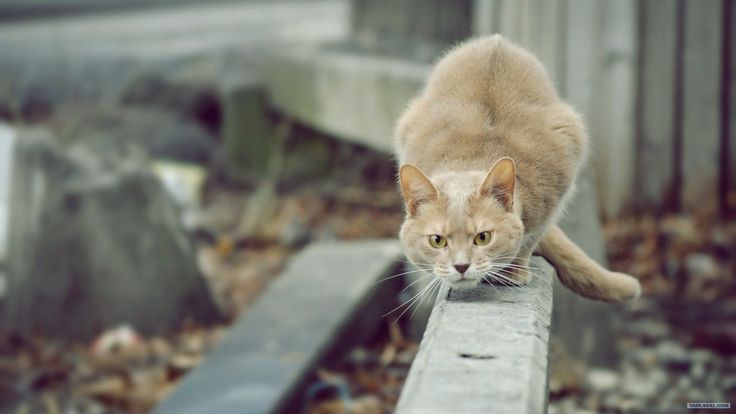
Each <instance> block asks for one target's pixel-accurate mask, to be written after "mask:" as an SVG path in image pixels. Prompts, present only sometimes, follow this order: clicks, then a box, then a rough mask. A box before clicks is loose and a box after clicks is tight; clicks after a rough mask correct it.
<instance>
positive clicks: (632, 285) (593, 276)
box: [537, 226, 641, 302]
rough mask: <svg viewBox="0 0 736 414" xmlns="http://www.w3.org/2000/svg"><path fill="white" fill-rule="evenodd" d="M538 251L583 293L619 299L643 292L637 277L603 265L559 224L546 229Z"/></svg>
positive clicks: (566, 282)
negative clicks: (582, 248) (576, 242)
mask: <svg viewBox="0 0 736 414" xmlns="http://www.w3.org/2000/svg"><path fill="white" fill-rule="evenodd" d="M537 251H538V252H539V253H540V254H541V255H542V256H544V257H545V258H546V259H547V260H548V261H549V262H550V263H551V264H552V266H554V267H555V270H557V276H558V277H559V278H560V281H561V282H562V284H563V285H565V286H567V287H568V288H569V289H570V290H572V291H573V292H575V293H577V294H579V295H581V296H584V297H586V298H589V299H595V300H602V301H605V302H619V301H627V300H633V299H636V298H638V297H639V295H640V294H641V286H640V285H639V281H638V280H636V279H635V278H634V277H632V276H629V275H627V274H624V273H618V272H611V271H609V270H606V269H604V268H603V267H602V266H601V265H599V264H598V263H596V262H595V261H594V260H593V259H591V258H590V257H588V255H586V254H585V252H583V251H582V250H581V249H580V248H579V247H578V246H577V245H576V244H575V243H573V242H572V241H571V240H570V239H568V238H567V236H566V235H565V233H563V232H562V230H561V229H560V228H559V227H558V226H552V227H550V228H549V229H548V230H547V232H546V233H545V234H544V236H543V237H542V239H541V240H540V241H539V245H538V246H537Z"/></svg>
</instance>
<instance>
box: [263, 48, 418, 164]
mask: <svg viewBox="0 0 736 414" xmlns="http://www.w3.org/2000/svg"><path fill="white" fill-rule="evenodd" d="M428 73H429V66H427V65H423V64H420V63H415V62H411V61H406V60H400V59H390V58H381V57H377V56H371V55H360V54H357V53H348V52H338V51H325V50H308V49H302V50H298V51H297V50H294V51H289V52H288V53H284V54H278V55H275V56H273V57H272V58H271V59H270V60H269V61H268V62H267V63H266V67H265V70H264V76H265V82H266V86H267V90H268V97H269V103H270V104H271V105H273V106H274V107H275V108H276V109H277V110H279V111H281V112H284V113H286V114H288V115H290V116H292V117H294V118H296V119H298V120H300V121H302V122H304V123H305V124H307V125H310V126H313V127H315V128H317V129H320V130H322V131H325V132H327V133H330V134H333V135H335V136H338V137H341V138H344V139H348V140H352V141H355V142H358V143H361V144H363V145H366V146H369V147H372V148H375V149H378V150H382V151H390V150H391V148H392V144H391V143H392V139H391V138H392V136H393V128H394V124H395V122H396V119H398V117H399V115H400V114H401V111H403V110H404V108H405V107H406V105H407V104H408V103H409V101H410V100H411V99H412V98H413V97H414V96H415V95H416V93H417V92H418V91H419V90H421V88H422V87H423V84H424V80H425V77H426V76H427V74H428Z"/></svg>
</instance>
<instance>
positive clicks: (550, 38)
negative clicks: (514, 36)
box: [532, 0, 566, 93]
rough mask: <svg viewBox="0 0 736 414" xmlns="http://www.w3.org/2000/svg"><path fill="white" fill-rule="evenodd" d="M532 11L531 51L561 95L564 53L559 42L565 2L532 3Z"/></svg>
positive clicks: (558, 0) (551, 0)
mask: <svg viewBox="0 0 736 414" xmlns="http://www.w3.org/2000/svg"><path fill="white" fill-rule="evenodd" d="M532 11H533V13H534V16H535V17H534V19H533V22H532V30H533V35H532V36H533V37H534V40H533V41H532V43H533V45H534V49H533V50H534V51H535V52H536V54H537V57H538V58H539V60H540V61H541V62H542V64H543V65H544V67H545V68H546V69H547V72H548V73H549V76H550V78H552V81H553V82H554V83H555V85H556V86H557V88H558V91H559V92H560V93H562V91H561V90H560V88H561V86H562V82H561V79H560V76H561V73H560V70H561V63H560V61H561V60H562V53H563V52H564V49H563V48H562V47H561V42H562V40H563V35H564V30H565V26H564V21H563V13H566V8H565V0H546V1H542V2H534V3H533V8H532Z"/></svg>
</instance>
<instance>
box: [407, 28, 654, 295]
mask: <svg viewBox="0 0 736 414" xmlns="http://www.w3.org/2000/svg"><path fill="white" fill-rule="evenodd" d="M587 145H588V140H587V137H586V132H585V128H584V126H583V121H582V119H581V118H580V116H579V115H578V114H577V113H576V112H575V111H574V110H573V109H572V108H571V107H570V106H568V105H566V104H565V103H564V102H562V101H561V100H560V98H559V97H558V96H557V93H556V91H555V89H554V87H553V86H552V83H551V82H550V80H549V77H548V75H547V74H546V72H545V71H544V68H543V67H542V66H541V64H540V63H539V61H537V59H536V58H534V56H532V55H531V54H529V53H528V52H526V51H524V50H523V49H521V48H519V47H517V46H515V45H513V44H512V43H510V42H509V41H507V40H505V39H504V38H503V37H501V36H499V35H494V36H490V37H484V38H480V39H474V40H470V41H467V42H465V43H463V44H461V45H459V46H458V47H456V48H455V49H453V50H452V51H450V52H449V53H448V54H447V55H446V56H445V57H444V58H442V59H441V60H440V61H439V63H437V65H436V67H435V68H434V70H433V71H432V74H431V76H430V78H429V80H428V82H427V85H426V87H425V88H424V91H423V92H422V93H421V94H420V95H419V96H418V97H417V98H416V99H414V101H412V103H411V104H410V105H409V107H408V108H407V110H406V112H405V113H404V114H403V115H402V117H401V119H400V120H399V122H398V126H397V128H396V137H395V146H396V153H397V156H398V161H399V163H400V165H401V168H400V172H399V177H400V184H401V191H402V193H403V195H404V200H405V202H406V210H407V215H406V221H405V222H404V224H403V225H402V227H401V232H400V238H401V241H402V243H403V246H404V249H405V251H406V254H407V256H408V257H409V259H410V260H411V261H412V262H413V263H415V264H416V265H418V266H420V267H426V268H429V269H431V270H432V271H433V272H434V274H435V275H436V276H438V277H440V278H441V279H443V280H446V281H448V282H449V283H450V285H451V286H452V287H454V288H465V287H473V286H475V285H476V284H478V282H479V281H481V280H482V279H484V278H492V279H493V278H495V279H497V280H501V281H506V282H515V283H526V282H527V281H528V279H529V277H530V274H529V271H528V270H527V269H528V264H529V258H530V255H531V254H532V252H533V251H535V250H536V251H538V252H539V253H541V254H542V255H543V256H544V257H545V258H547V260H548V261H549V262H551V263H552V265H553V266H554V267H555V268H556V270H557V274H558V276H559V278H560V280H561V281H562V283H564V284H565V285H566V286H567V287H569V288H570V289H572V290H573V291H575V292H577V293H578V294H580V295H582V296H585V297H588V298H591V299H598V300H604V301H621V300H629V299H633V298H636V297H638V296H639V293H640V287H639V282H638V281H637V280H636V279H635V278H633V277H631V276H629V275H626V274H623V273H615V272H611V271H608V270H606V269H604V268H602V267H601V266H600V265H598V264H597V263H596V262H594V261H593V260H592V259H590V258H589V257H587V256H586V255H585V253H583V251H582V250H580V249H579V248H578V247H577V246H576V245H575V244H574V243H573V242H571V241H570V240H569V239H568V238H567V237H566V236H565V234H564V233H563V232H562V231H561V230H560V229H559V227H557V225H556V224H555V222H556V221H557V218H558V217H559V215H560V213H561V211H562V210H563V209H564V206H565V203H566V202H567V200H568V199H569V196H570V194H572V193H573V188H574V185H575V179H576V177H577V174H578V171H579V170H580V167H581V164H582V163H583V160H584V159H585V156H586V150H587Z"/></svg>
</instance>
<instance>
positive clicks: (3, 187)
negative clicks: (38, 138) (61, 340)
mask: <svg viewBox="0 0 736 414" xmlns="http://www.w3.org/2000/svg"><path fill="white" fill-rule="evenodd" d="M14 144H15V131H14V130H13V129H11V128H10V127H9V126H8V125H4V124H2V123H0V299H2V297H3V296H5V289H6V284H7V274H6V271H7V263H6V261H7V254H8V228H9V220H10V187H11V183H12V172H13V169H12V165H13V153H14V152H13V147H14Z"/></svg>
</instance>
